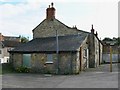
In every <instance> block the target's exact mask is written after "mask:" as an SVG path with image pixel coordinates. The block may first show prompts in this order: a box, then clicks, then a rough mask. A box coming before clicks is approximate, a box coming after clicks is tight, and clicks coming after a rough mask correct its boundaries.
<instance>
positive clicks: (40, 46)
mask: <svg viewBox="0 0 120 90" xmlns="http://www.w3.org/2000/svg"><path fill="white" fill-rule="evenodd" d="M86 37H87V34H82V35H68V36H59V37H58V42H59V51H78V49H79V47H80V46H81V44H82V42H83V41H84V40H85V38H86ZM55 51H56V37H46V38H35V39H33V40H31V41H29V42H28V43H26V44H23V45H21V46H19V47H16V48H15V49H13V50H12V51H10V52H17V53H33V52H55Z"/></svg>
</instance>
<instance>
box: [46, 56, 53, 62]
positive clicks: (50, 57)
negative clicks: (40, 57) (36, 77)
mask: <svg viewBox="0 0 120 90" xmlns="http://www.w3.org/2000/svg"><path fill="white" fill-rule="evenodd" d="M46 63H53V55H52V54H47V61H46Z"/></svg>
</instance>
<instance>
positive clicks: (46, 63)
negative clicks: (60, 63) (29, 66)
mask: <svg viewBox="0 0 120 90" xmlns="http://www.w3.org/2000/svg"><path fill="white" fill-rule="evenodd" d="M45 63H46V64H53V62H45Z"/></svg>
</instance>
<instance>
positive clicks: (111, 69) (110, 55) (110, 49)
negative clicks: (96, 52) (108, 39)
mask: <svg viewBox="0 0 120 90" xmlns="http://www.w3.org/2000/svg"><path fill="white" fill-rule="evenodd" d="M110 72H112V46H110Z"/></svg>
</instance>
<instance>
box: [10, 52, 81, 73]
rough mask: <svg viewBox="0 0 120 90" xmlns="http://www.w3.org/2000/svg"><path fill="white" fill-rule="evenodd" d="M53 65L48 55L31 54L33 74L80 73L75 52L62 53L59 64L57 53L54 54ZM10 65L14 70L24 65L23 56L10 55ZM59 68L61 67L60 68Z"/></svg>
mask: <svg viewBox="0 0 120 90" xmlns="http://www.w3.org/2000/svg"><path fill="white" fill-rule="evenodd" d="M52 55H53V63H51V62H50V63H48V62H47V61H46V60H47V54H45V53H43V54H42V53H33V54H31V72H37V73H52V74H56V73H58V72H57V71H58V68H59V74H75V73H79V70H78V69H77V68H76V67H77V66H76V65H77V63H76V62H77V57H76V53H75V52H61V53H60V54H59V64H58V63H57V57H56V53H53V54H52ZM10 63H12V64H13V66H14V68H17V67H19V66H22V65H23V54H18V53H14V54H12V53H11V54H10ZM58 66H59V67H58Z"/></svg>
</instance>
